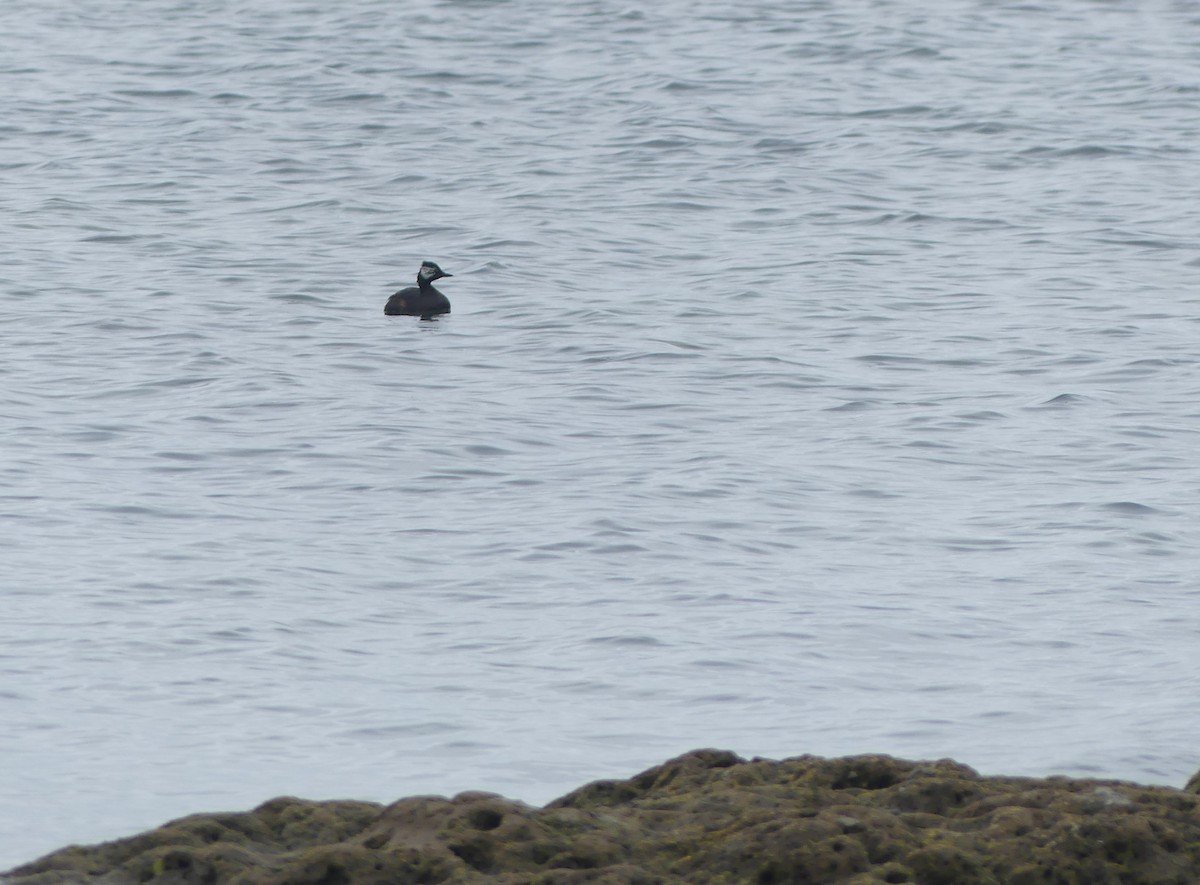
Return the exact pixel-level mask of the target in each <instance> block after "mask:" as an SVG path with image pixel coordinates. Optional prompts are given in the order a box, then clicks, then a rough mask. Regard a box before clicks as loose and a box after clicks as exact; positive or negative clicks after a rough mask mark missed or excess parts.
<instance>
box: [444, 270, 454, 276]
mask: <svg viewBox="0 0 1200 885" xmlns="http://www.w3.org/2000/svg"><path fill="white" fill-rule="evenodd" d="M442 276H444V277H452V276H454V274H452V273H446V272H445V271H442Z"/></svg>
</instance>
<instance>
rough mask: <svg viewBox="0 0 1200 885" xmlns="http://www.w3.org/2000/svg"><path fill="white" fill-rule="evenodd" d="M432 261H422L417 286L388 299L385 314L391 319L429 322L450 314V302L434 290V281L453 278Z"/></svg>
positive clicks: (384, 307) (384, 309) (384, 308)
mask: <svg viewBox="0 0 1200 885" xmlns="http://www.w3.org/2000/svg"><path fill="white" fill-rule="evenodd" d="M452 276H454V274H452V273H446V272H445V271H444V270H442V269H441V268H440V267H438V266H437V265H436V264H434V263H433V262H432V261H422V262H421V269H420V270H419V271H417V284H416V285H415V286H409V287H408V288H407V289H401V290H400V291H399V292H397V293H396V294H395V295H393V296H392V297H391V298H389V299H388V302H387V304H385V305H384V306H383V312H384V313H385V314H386V315H387V316H390V317H399V316H405V317H420V318H421V319H423V320H427V319H429V318H430V317H432V316H435V315H436V314H439V313H449V312H450V300H449V299H448V298H447V297H446V296H445V295H443V294H442V293H441V292H439V291H438V290H437V289H435V288H433V281H434V280H440V279H441V278H442V277H452Z"/></svg>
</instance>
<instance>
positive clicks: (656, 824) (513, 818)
mask: <svg viewBox="0 0 1200 885" xmlns="http://www.w3.org/2000/svg"><path fill="white" fill-rule="evenodd" d="M1198 793H1200V774H1198V775H1197V776H1196V777H1193V778H1192V780H1191V781H1190V782H1189V783H1188V785H1187V787H1185V788H1184V789H1183V790H1176V789H1171V788H1169V787H1144V786H1138V785H1136V784H1131V783H1125V782H1119V781H1099V780H1079V779H1072V778H1065V777H1051V778H1016V777H980V776H979V775H978V774H977V773H976V772H975V771H973V770H972V769H970V768H968V767H967V766H965V765H960V764H959V763H957V762H953V761H950V760H941V761H938V762H906V761H903V760H899V759H893V758H891V757H888V756H854V757H848V758H843V759H821V758H816V757H811V756H801V757H797V758H793V759H785V760H783V761H771V760H764V759H754V760H749V761H747V760H744V759H741V758H739V757H738V756H736V755H734V754H733V753H730V752H725V751H721V750H697V751H695V752H692V753H688V754H686V755H684V756H680V757H678V758H677V759H672V760H671V761H669V762H666V763H664V764H663V765H659V766H656V767H654V768H651V769H649V770H648V771H644V772H642V773H641V774H639V775H637V776H635V777H632V778H630V779H628V780H613V781H597V782H595V783H592V784H588V785H587V786H584V787H581V788H580V789H578V790H576V791H574V792H573V793H570V794H568V795H566V796H564V797H562V798H561V799H558V800H555V801H554V802H551V803H550V804H549V805H547V806H545V807H544V808H532V807H530V806H527V805H524V804H522V803H520V802H513V801H510V800H507V799H504V798H501V797H499V796H496V795H493V794H490V793H462V794H460V795H458V796H455V797H454V798H453V799H444V798H433V797H419V798H411V799H401V800H400V801H398V802H394V803H392V804H391V805H387V806H383V805H377V804H375V803H371V802H354V801H333V802H307V801H304V800H301V799H292V798H280V799H272V800H271V801H269V802H266V803H264V804H263V805H260V806H259V807H258V808H256V809H254V810H253V811H250V812H245V813H230V814H197V815H193V816H191V817H185V818H181V819H180V820H176V821H172V822H171V823H168V824H166V825H165V826H162V827H159V828H158V829H156V830H151V831H149V832H146V833H142V834H141V835H138V836H133V837H132V838H128V839H120V840H117V841H115V842H107V843H104V844H102V845H94V846H88V847H80V846H73V847H70V848H65V849H63V850H61V851H57V852H55V853H53V854H49V855H47V856H46V857H43V858H41V859H40V860H37V861H34V862H33V863H29V864H26V865H24V866H20V867H17V868H16V869H14V870H10V871H9V872H7V873H5V874H2V875H3V881H4V882H6V883H10V885H58V883H81V882H88V883H94V885H418V883H421V885H424V883H429V885H437V883H464V885H465V883H498V885H518V883H520V885H576V883H596V885H652V883H659V885H674V883H689V885H696V883H711V885H718V883H720V885H724V883H730V885H733V883H752V885H784V883H796V885H801V883H803V885H818V883H830V885H832V883H838V885H842V883H845V885H877V883H902V882H910V883H919V885H992V883H994V885H1110V883H1111V885H1151V883H1153V885H1168V883H1170V885H1195V883H1200V795H1197V794H1198Z"/></svg>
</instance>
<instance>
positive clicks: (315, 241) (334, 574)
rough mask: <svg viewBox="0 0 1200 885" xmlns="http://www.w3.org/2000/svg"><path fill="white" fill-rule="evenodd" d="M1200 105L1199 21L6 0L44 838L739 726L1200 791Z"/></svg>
mask: <svg viewBox="0 0 1200 885" xmlns="http://www.w3.org/2000/svg"><path fill="white" fill-rule="evenodd" d="M325 7H330V8H325ZM1198 121H1200V13H1197V11H1196V8H1195V6H1194V5H1193V4H1190V3H1173V2H1133V0H1128V2H1126V0H1111V2H1084V0H1056V2H1045V3H1039V2H1033V3H1008V4H1005V3H992V2H982V0H969V2H968V0H961V2H959V0H948V2H941V3H938V4H935V5H934V6H933V7H930V6H929V4H923V3H922V4H918V3H911V2H872V0H842V2H838V3H833V2H800V3H796V2H785V0H764V2H752V3H738V4H732V3H717V2H699V3H696V2H688V3H684V2H682V0H667V2H663V3H659V4H656V5H652V6H644V5H636V4H635V5H630V4H628V3H625V2H610V0H585V2H580V3H560V2H555V3H550V2H545V0H529V2H521V3H515V2H500V0H496V2H489V0H470V2H467V0H459V2H404V3H389V2H383V0H346V2H342V3H339V4H332V5H331V4H315V3H305V2H293V0H260V2H228V0H140V2H117V0H70V2H67V0H50V2H47V0H38V2H36V3H35V2H32V0H11V2H7V3H5V4H4V5H3V6H0V170H2V172H3V179H2V180H3V188H2V189H0V232H2V234H3V242H4V254H3V259H2V260H0V297H2V299H3V310H2V311H0V324H2V325H0V344H2V347H0V603H2V606H3V608H2V611H3V616H2V617H0V759H2V760H3V762H2V763H0V765H2V770H0V800H2V801H0V868H4V867H5V866H9V865H12V864H15V863H18V862H21V861H25V860H29V859H32V858H33V857H35V856H37V855H39V854H41V853H44V852H46V851H49V850H51V849H53V848H56V847H59V846H60V845H62V844H65V843H68V842H87V841H96V840H100V839H109V838H114V837H117V836H121V835H127V834H130V833H132V832H134V831H136V830H138V829H141V828H145V827H149V826H152V825H156V824H159V823H161V822H163V821H165V820H166V819H168V818H170V817H174V816H179V815H183V814H187V813H191V812H197V811H212V810H222V809H240V808H248V807H251V806H253V805H256V804H258V803H259V802H261V801H263V800H265V799H267V798H269V797H271V796H275V795H279V794H294V795H301V796H305V797H309V798H326V797H335V796H336V797H354V798H361V799H373V800H378V801H389V800H392V799H395V798H398V797H400V796H404V795H410V794H413V793H423V792H434V793H453V792H456V791H459V790H463V789H487V790H495V791H497V792H501V793H504V794H506V795H508V796H511V797H514V798H519V799H523V800H525V801H528V802H533V803H541V802H545V801H547V800H549V799H551V798H553V797H555V796H556V795H559V794H561V793H564V792H566V791H567V790H569V789H571V788H573V787H575V786H577V785H579V784H581V783H583V782H584V781H586V780H590V779H593V778H597V777H610V776H625V775H629V774H631V773H633V772H634V771H636V770H638V769H640V768H642V767H645V766H648V765H651V764H654V763H656V762H659V761H662V760H663V759H665V758H667V757H668V756H670V755H674V754H676V753H679V752H682V751H684V750H687V749H690V748H693V747H698V746H719V747H726V748H729V749H733V750H735V751H737V752H739V753H741V754H743V755H753V754H762V755H768V756H776V757H778V756H788V755H796V754H800V753H816V754H821V755H838V754H845V753H856V752H886V753H892V754H895V755H901V756H908V757H915V758H933V757H940V756H953V757H954V758H956V759H959V760H961V761H963V762H965V763H967V764H970V765H973V766H975V767H976V768H978V769H980V770H981V771H984V772H993V773H994V772H1004V773H1010V774H1049V773H1066V774H1075V775H1096V776H1104V777H1119V778H1130V779H1136V780H1140V781H1144V782H1154V783H1169V784H1175V785H1181V784H1182V783H1183V782H1184V780H1186V778H1187V776H1188V775H1189V774H1191V773H1192V772H1193V771H1194V770H1195V769H1196V768H1197V767H1200V751H1198V749H1197V746H1196V740H1195V736H1196V733H1197V725H1198V722H1197V717H1196V715H1195V713H1194V712H1193V710H1194V706H1195V704H1194V700H1195V696H1196V686H1197V684H1198V680H1197V677H1198V675H1200V666H1198V665H1200V605H1198V603H1200V586H1198V580H1197V579H1198V576H1200V556H1198V551H1200V522H1198V519H1197V517H1198V515H1200V498H1198V496H1200V457H1198V455H1197V447H1198V444H1200V437H1198V434H1197V430H1198V429H1200V406H1198V405H1197V403H1198V402H1200V340H1198V339H1200V323H1198V321H1197V317H1198V316H1200V248H1198V245H1200V244H1198V243H1197V239H1196V232H1197V230H1200V173H1198V172H1197V169H1200V158H1198V156H1197V144H1198V143H1200V123H1198ZM426 258H429V259H432V260H435V261H438V262H439V263H440V264H441V265H442V266H443V267H444V268H445V269H447V270H448V271H450V272H451V273H453V274H454V277H453V279H449V280H445V281H443V283H442V285H441V288H442V290H443V291H444V292H446V294H447V295H448V296H449V297H450V299H451V300H452V301H453V303H454V313H453V314H451V315H450V316H448V317H445V318H442V319H441V320H439V321H437V322H425V323H423V322H420V321H418V320H416V319H413V318H385V317H384V316H383V315H382V307H383V303H384V301H385V300H386V298H387V295H388V294H390V292H392V291H394V290H395V289H396V288H399V287H401V286H403V285H408V284H410V283H411V282H412V278H413V276H414V275H415V273H416V269H417V266H418V265H419V264H420V262H421V260H422V259H426Z"/></svg>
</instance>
